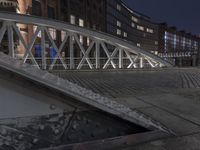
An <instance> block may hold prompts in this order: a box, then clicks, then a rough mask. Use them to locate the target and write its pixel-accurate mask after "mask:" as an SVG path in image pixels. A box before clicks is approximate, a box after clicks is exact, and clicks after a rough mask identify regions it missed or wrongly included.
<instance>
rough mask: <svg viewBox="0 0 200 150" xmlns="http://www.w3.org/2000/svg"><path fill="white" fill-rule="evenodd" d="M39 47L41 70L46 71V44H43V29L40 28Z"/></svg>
mask: <svg viewBox="0 0 200 150" xmlns="http://www.w3.org/2000/svg"><path fill="white" fill-rule="evenodd" d="M41 47H42V69H44V70H46V69H47V63H46V43H45V29H44V27H42V28H41Z"/></svg>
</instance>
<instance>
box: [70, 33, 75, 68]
mask: <svg viewBox="0 0 200 150" xmlns="http://www.w3.org/2000/svg"><path fill="white" fill-rule="evenodd" d="M69 53H70V54H69V55H70V56H69V57H70V69H74V68H75V65H74V36H73V34H71V33H70V35H69Z"/></svg>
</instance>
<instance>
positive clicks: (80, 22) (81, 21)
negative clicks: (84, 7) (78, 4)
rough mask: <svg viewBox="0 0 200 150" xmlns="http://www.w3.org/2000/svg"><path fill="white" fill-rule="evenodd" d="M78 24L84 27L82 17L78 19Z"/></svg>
mask: <svg viewBox="0 0 200 150" xmlns="http://www.w3.org/2000/svg"><path fill="white" fill-rule="evenodd" d="M79 26H80V27H84V20H83V19H79Z"/></svg>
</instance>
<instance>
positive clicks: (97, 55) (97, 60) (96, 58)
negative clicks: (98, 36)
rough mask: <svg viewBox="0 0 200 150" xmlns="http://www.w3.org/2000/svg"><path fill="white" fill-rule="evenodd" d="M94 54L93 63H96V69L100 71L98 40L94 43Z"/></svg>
mask: <svg viewBox="0 0 200 150" xmlns="http://www.w3.org/2000/svg"><path fill="white" fill-rule="evenodd" d="M95 46H96V53H95V61H96V69H100V43H99V42H98V40H96V42H95Z"/></svg>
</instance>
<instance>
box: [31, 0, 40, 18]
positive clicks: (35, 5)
mask: <svg viewBox="0 0 200 150" xmlns="http://www.w3.org/2000/svg"><path fill="white" fill-rule="evenodd" d="M32 14H33V15H35V16H41V15H42V11H41V3H40V2H39V1H37V0H33V6H32Z"/></svg>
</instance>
